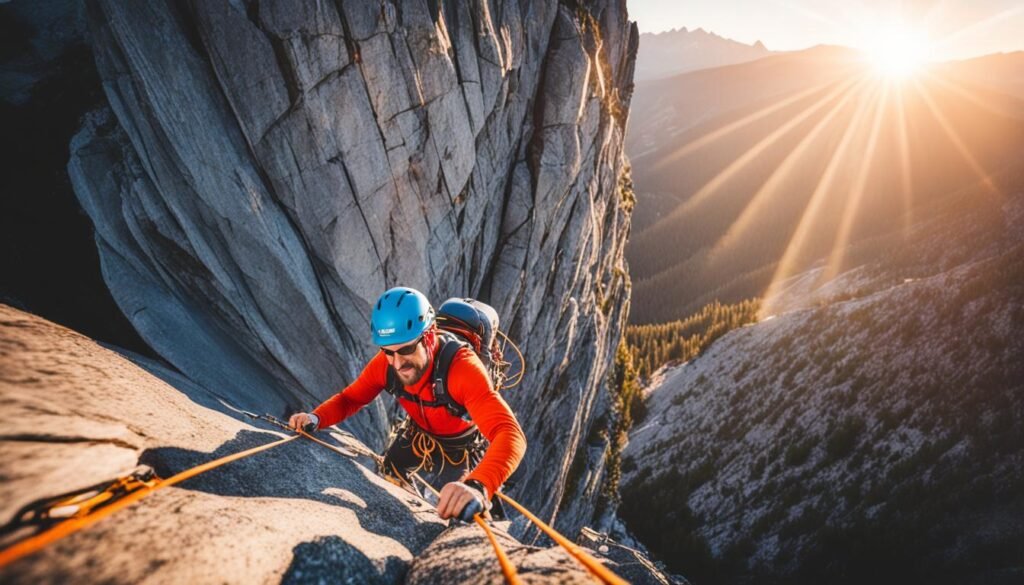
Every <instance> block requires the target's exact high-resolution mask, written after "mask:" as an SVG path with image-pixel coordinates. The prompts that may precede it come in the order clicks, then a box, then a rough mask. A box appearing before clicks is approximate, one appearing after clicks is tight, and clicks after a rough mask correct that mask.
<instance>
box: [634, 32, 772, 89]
mask: <svg viewBox="0 0 1024 585" xmlns="http://www.w3.org/2000/svg"><path fill="white" fill-rule="evenodd" d="M770 54H772V51H769V50H768V49H767V48H766V47H765V46H764V44H763V43H762V42H761V41H757V42H755V43H754V44H753V45H746V44H744V43H741V42H739V41H734V40H731V39H727V38H724V37H721V36H718V35H716V34H715V33H713V32H707V31H705V30H704V29H702V28H697V29H694V30H687V28H686V27H683V28H678V29H672V30H669V31H664V32H660V33H643V34H642V35H640V49H639V51H637V58H636V74H635V76H634V78H633V80H634V81H637V82H640V81H647V80H651V79H660V78H664V77H670V76H672V75H678V74H680V73H685V72H687V71H695V70H697V69H705V68H708V67H720V66H722V65H731V64H733V63H743V62H745V61H753V60H754V59H760V58H761V57H765V56H767V55H770Z"/></svg>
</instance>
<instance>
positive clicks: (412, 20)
mask: <svg viewBox="0 0 1024 585" xmlns="http://www.w3.org/2000/svg"><path fill="white" fill-rule="evenodd" d="M87 14H88V16H87V19H88V25H89V31H90V35H91V41H92V47H93V51H94V54H95V58H96V63H97V67H98V69H99V71H100V74H101V77H102V79H103V85H104V91H105V94H106V98H107V101H108V103H109V106H108V107H104V108H102V109H100V110H97V111H95V112H92V113H91V114H90V115H89V116H88V117H87V118H86V120H85V122H84V124H83V127H82V129H81V131H80V132H79V133H78V135H77V136H76V137H75V138H74V139H73V141H72V148H71V152H72V155H71V161H70V163H69V172H70V174H71V177H72V182H73V185H74V188H75V191H76V193H77V195H78V197H79V200H80V201H81V203H82V205H83V207H84V208H85V209H86V211H87V212H88V214H89V215H90V216H91V218H92V219H93V222H94V224H95V226H96V242H97V246H98V247H99V250H100V255H101V259H102V266H103V272H104V278H105V279H106V281H107V283H108V285H109V287H110V289H111V291H112V293H113V295H114V297H115V299H116V301H117V302H118V304H119V305H120V307H121V309H122V311H123V312H124V313H125V315H126V316H128V318H129V319H130V320H131V322H132V324H133V325H134V326H135V328H136V329H137V330H138V331H139V333H140V334H141V335H142V336H143V338H144V339H145V340H146V341H147V342H148V343H149V344H150V345H151V346H152V347H153V348H154V349H155V350H156V351H158V352H159V353H160V354H161V355H162V356H164V357H165V358H166V359H167V360H168V361H170V362H171V363H172V364H174V365H175V366H176V367H177V368H179V369H180V370H181V371H182V372H183V373H184V374H185V375H186V376H188V377H189V378H191V379H192V380H194V381H195V382H197V383H199V384H202V385H203V386H205V387H207V388H209V389H210V390H211V391H212V392H215V393H217V394H219V395H221V396H223V397H224V398H226V399H228V400H229V401H231V402H232V403H233V404H236V405H238V406H242V407H247V408H250V409H261V410H269V411H278V412H280V411H284V410H288V409H299V408H308V407H310V406H312V405H314V404H316V403H318V402H319V401H321V400H322V399H324V398H326V397H327V396H329V395H330V394H331V393H332V392H334V391H336V390H337V389H339V388H341V387H342V386H344V385H345V384H346V383H348V382H349V381H350V380H351V379H352V378H353V377H354V376H355V375H356V374H357V373H358V371H359V370H360V368H361V367H362V364H363V363H364V361H365V360H366V359H367V358H368V357H369V356H370V355H371V353H372V351H373V347H372V346H371V345H370V344H369V323H368V313H369V304H370V303H371V302H372V301H373V300H374V299H375V298H376V296H377V295H378V294H379V293H380V292H381V291H383V290H384V289H386V288H387V287H389V286H393V285H396V284H404V285H409V286H413V287H417V288H420V289H421V290H424V291H425V292H427V293H428V295H429V296H430V297H431V298H432V299H435V300H436V301H437V302H439V301H441V300H443V299H444V298H447V297H449V296H462V295H474V296H478V297H480V298H482V299H484V300H487V301H489V302H491V303H492V304H494V305H495V306H496V307H497V309H498V310H499V312H500V313H501V315H502V317H503V319H504V323H505V326H506V328H507V329H508V331H509V333H510V335H511V336H512V337H513V338H514V339H516V340H518V341H519V342H520V345H521V348H522V349H523V352H524V354H525V356H526V360H527V362H528V370H527V375H526V377H525V379H524V381H523V383H522V384H521V386H520V387H519V388H517V389H515V390H513V391H510V392H509V393H508V394H507V398H508V400H509V402H510V403H511V404H512V406H513V408H514V409H515V411H516V412H517V414H518V415H519V417H520V420H521V421H522V423H523V426H524V429H525V430H526V433H527V437H528V439H529V442H530V448H529V453H528V455H527V459H526V461H524V464H523V466H522V468H521V472H520V474H519V476H518V478H517V479H518V482H519V486H520V487H519V488H518V490H517V491H518V493H519V494H520V495H521V496H522V499H523V500H524V502H525V503H526V504H528V505H529V506H530V507H531V508H533V509H535V510H536V511H538V512H540V513H541V514H542V515H545V516H548V517H551V516H554V515H556V514H557V508H558V504H559V502H560V501H563V500H564V501H566V502H570V501H578V499H577V498H575V497H574V494H566V493H565V491H566V485H567V483H571V484H572V485H571V486H569V487H570V488H572V490H573V491H574V492H576V491H583V492H587V493H592V492H593V490H594V488H595V486H596V481H597V478H598V476H599V474H597V473H596V471H597V467H596V464H597V462H598V461H599V460H600V453H599V450H598V452H597V453H596V454H595V455H594V456H593V457H590V459H589V460H585V464H584V466H583V472H582V473H583V475H584V476H585V478H586V479H587V481H573V482H566V478H567V476H568V471H569V467H570V463H571V462H572V460H573V457H574V455H575V454H576V453H577V452H581V450H583V449H584V445H583V440H584V436H585V435H586V433H587V431H588V430H589V427H590V425H591V423H592V422H593V420H594V418H595V416H596V415H597V414H598V413H599V411H600V410H601V409H602V408H603V407H602V405H601V396H602V394H603V392H604V388H603V383H604V379H605V376H606V373H607V369H608V366H609V364H610V361H611V358H612V356H613V353H614V349H615V344H616V343H617V341H618V338H619V335H620V332H621V329H622V327H623V324H624V319H625V313H626V309H627V307H628V299H629V284H628V276H627V272H626V269H625V265H624V261H623V254H622V250H623V245H624V243H625V240H626V237H627V234H628V231H629V209H630V205H631V204H630V201H631V194H630V193H629V192H628V189H627V188H626V187H625V185H626V184H627V182H628V181H627V178H626V177H624V161H623V154H622V143H623V133H624V129H625V125H626V118H627V115H628V110H629V100H630V95H631V91H632V76H633V63H634V59H635V51H636V46H637V31H636V28H635V26H632V25H631V23H629V22H628V20H627V16H626V10H625V2H624V0H611V1H607V2H601V1H598V2H591V3H587V4H586V5H582V4H580V5H577V4H576V3H569V2H562V3H556V2H532V1H530V2H527V1H522V2H513V1H504V2H502V1H491V2H487V1H482V2H449V3H443V4H442V3H439V2H405V1H402V2H394V3H391V2H369V1H367V2H348V1H345V2H342V1H337V2H329V1H321V2H312V1H310V2H273V1H267V0H262V1H256V0H250V1H244V0H236V1H231V2H199V1H196V2H188V1H179V2H164V1H154V2H145V3H126V2H106V1H95V2H91V3H90V4H89V6H88V10H87ZM384 410H385V409H384V406H383V405H381V404H379V403H377V404H374V405H372V406H371V407H370V408H367V409H364V412H363V413H361V414H360V415H359V416H358V417H357V418H356V420H354V421H352V422H351V423H350V426H351V428H353V430H355V431H356V432H357V433H359V434H360V436H361V437H362V438H363V439H364V440H366V441H367V442H368V443H370V444H372V445H375V446H377V447H380V446H381V444H382V442H383V439H384V433H385V430H386V422H385V421H386V416H385V412H384ZM588 490H589V492H588ZM591 500H592V498H589V499H588V498H584V501H591ZM589 506H590V504H588V503H583V504H578V505H575V506H573V508H572V512H571V514H569V515H568V516H562V517H561V518H560V520H561V521H562V525H563V527H567V528H570V529H571V528H573V527H575V526H576V525H578V524H579V523H581V522H585V521H586V519H587V517H588V513H589V510H590V507H589Z"/></svg>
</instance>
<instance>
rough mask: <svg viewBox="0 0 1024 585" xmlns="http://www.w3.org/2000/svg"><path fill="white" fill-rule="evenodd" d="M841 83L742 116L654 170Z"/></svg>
mask: <svg viewBox="0 0 1024 585" xmlns="http://www.w3.org/2000/svg"><path fill="white" fill-rule="evenodd" d="M841 83H845V82H838V81H830V82H825V83H820V84H818V85H815V86H814V87H810V88H808V89H805V90H803V91H800V92H797V93H795V94H793V95H791V96H789V97H786V98H783V99H780V100H778V101H777V102H775V103H773V104H771V105H768V106H765V107H764V108H761V109H760V110H758V111H756V112H754V113H752V114H749V115H747V116H744V117H742V118H740V119H739V120H736V121H734V122H730V123H729V124H727V125H725V126H723V127H721V128H719V129H717V130H715V131H714V132H711V133H709V134H706V135H704V136H701V137H700V138H698V139H697V140H694V141H693V142H690V143H689V144H687V145H686V146H684V147H683V148H680V149H679V150H677V151H675V152H673V153H671V154H669V155H668V156H666V157H665V158H663V159H661V160H659V161H658V162H657V163H655V165H654V168H655V169H660V168H663V167H665V166H666V165H668V164H671V163H674V162H676V161H678V160H679V159H681V158H684V157H686V156H688V155H689V154H690V153H692V152H695V151H697V150H700V149H702V148H704V147H706V146H709V145H711V144H712V143H714V142H715V141H717V140H720V139H721V138H724V137H726V136H728V135H729V134H732V133H733V132H736V131H738V130H741V129H743V128H745V127H746V126H749V125H750V124H753V123H754V122H757V121H758V120H761V119H763V118H766V117H768V116H770V115H772V114H774V113H775V112H778V111H779V110H782V109H784V108H787V107H789V106H791V105H793V104H795V103H798V102H800V101H801V100H803V99H806V98H807V97H809V96H812V95H814V94H816V93H819V92H821V91H823V90H824V89H825V88H826V87H828V86H830V85H835V84H841Z"/></svg>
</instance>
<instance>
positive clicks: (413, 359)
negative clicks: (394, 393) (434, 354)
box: [382, 337, 430, 386]
mask: <svg viewBox="0 0 1024 585" xmlns="http://www.w3.org/2000/svg"><path fill="white" fill-rule="evenodd" d="M408 347H415V350H414V351H413V352H412V353H411V354H409V355H402V354H401V353H397V352H398V350H402V349H403V348H408ZM382 349H385V350H387V351H385V352H384V355H385V356H386V357H387V358H388V363H389V364H391V367H393V368H395V372H397V373H398V381H399V382H401V383H402V385H403V386H412V385H413V384H415V383H416V382H418V381H419V379H420V378H422V377H423V374H425V373H426V372H427V366H428V365H429V364H430V356H429V355H427V348H426V347H424V345H423V338H422V337H421V338H419V339H417V340H416V341H410V342H409V343H405V344H399V345H385V346H383V348H382ZM405 351H408V350H405ZM388 352H394V353H391V354H390V355H389V353H388Z"/></svg>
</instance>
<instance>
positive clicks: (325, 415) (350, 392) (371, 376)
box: [313, 352, 388, 429]
mask: <svg viewBox="0 0 1024 585" xmlns="http://www.w3.org/2000/svg"><path fill="white" fill-rule="evenodd" d="M387 367H388V364H387V358H386V357H384V354H383V353H380V352H377V355H376V356H374V358H373V359H372V360H370V363H368V364H366V367H365V368H363V371H362V373H360V374H359V377H358V378H356V379H355V381H353V382H352V383H351V384H349V385H348V386H346V387H345V389H344V390H342V391H341V392H338V393H337V394H335V395H334V396H331V397H330V398H328V399H327V400H326V401H325V402H324V403H323V404H321V405H320V406H318V407H316V409H314V410H313V414H315V415H317V416H318V417H320V423H319V425H318V426H317V428H321V429H322V428H325V427H329V426H331V425H334V424H338V423H340V422H341V421H343V420H345V419H346V418H348V417H350V416H352V415H353V414H355V413H356V411H358V410H359V409H360V408H362V407H364V406H366V405H367V404H369V403H370V402H372V401H373V399H374V398H376V397H377V395H378V394H380V392H381V390H383V389H384V385H385V384H386V383H387Z"/></svg>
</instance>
